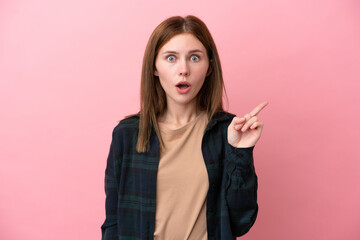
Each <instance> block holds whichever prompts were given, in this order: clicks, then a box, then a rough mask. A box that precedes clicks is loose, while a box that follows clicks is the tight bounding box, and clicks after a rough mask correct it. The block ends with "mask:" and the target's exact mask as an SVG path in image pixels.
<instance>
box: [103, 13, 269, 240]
mask: <svg viewBox="0 0 360 240" xmlns="http://www.w3.org/2000/svg"><path fill="white" fill-rule="evenodd" d="M223 92H224V85H223V77H222V70H221V65H220V59H219V56H218V52H217V49H216V46H215V43H214V41H213V38H212V37H211V35H210V32H209V30H208V29H207V27H206V25H205V24H204V23H203V22H202V21H201V20H200V19H198V18H196V17H194V16H187V17H185V18H182V17H179V16H177V17H171V18H168V19H166V20H165V21H163V22H162V23H161V24H160V25H159V26H158V27H157V28H156V29H155V30H154V32H153V33H152V35H151V37H150V39H149V42H148V44H147V47H146V50H145V54H144V59H143V66H142V76H141V108H140V112H139V113H138V114H136V115H132V116H129V117H127V118H125V119H124V120H122V121H120V123H119V124H118V125H117V126H116V127H115V128H114V130H113V133H112V142H111V146H110V151H109V155H108V159H107V167H106V171H105V192H106V219H105V222H104V224H103V225H102V227H101V228H102V238H103V239H106V240H108V239H159V240H183V239H186V240H203V239H225V240H227V239H235V238H236V236H241V235H243V234H245V233H246V232H248V231H249V229H250V228H251V226H252V225H253V224H254V222H255V219H256V216H257V212H258V205H257V176H256V174H255V169H254V164H253V157H252V156H253V155H252V152H253V148H254V145H255V143H256V142H257V141H258V140H259V137H260V135H261V131H262V128H263V123H261V122H260V121H259V120H258V118H257V116H256V115H257V114H258V113H259V112H260V111H261V110H262V109H263V108H264V107H265V106H266V105H267V102H263V103H261V104H260V105H259V106H257V107H256V108H255V109H254V110H252V111H251V112H250V113H248V114H246V115H245V116H243V117H236V116H234V115H233V114H230V113H227V112H225V111H224V109H223V103H222V99H223Z"/></svg>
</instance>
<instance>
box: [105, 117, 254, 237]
mask: <svg viewBox="0 0 360 240" xmlns="http://www.w3.org/2000/svg"><path fill="white" fill-rule="evenodd" d="M233 117H234V115H233V114H230V113H226V112H220V113H217V114H215V116H214V117H213V118H212V119H211V120H210V121H209V123H208V125H207V127H206V129H205V132H204V135H203V139H202V145H201V150H202V153H203V157H204V161H205V165H206V169H207V173H208V178H209V190H208V193H207V197H206V201H207V205H206V221H207V233H208V239H209V240H218V239H224V240H228V239H236V236H241V235H244V234H245V233H247V232H248V231H249V229H250V228H251V226H252V225H253V224H254V222H255V219H256V217H257V213H258V204H257V188H258V186H257V176H256V173H255V169H254V162H253V148H254V147H249V148H235V147H233V146H231V145H230V144H229V143H228V142H227V128H228V125H229V124H230V122H231V120H232V118H233ZM138 124H139V116H138V115H136V116H133V117H130V118H127V119H124V120H122V121H120V123H119V124H118V125H117V126H116V127H115V128H114V130H113V133H112V141H111V145H110V151H109V154H108V158H107V166H106V170H105V193H106V203H105V209H106V218H105V221H104V223H103V225H102V226H101V229H102V239H103V240H110V239H122V240H137V239H139V240H140V239H141V240H145V239H146V240H150V239H154V230H155V207H156V177H157V170H158V165H159V160H160V144H159V139H158V137H157V136H156V133H155V131H154V129H152V133H151V137H150V149H149V151H147V152H145V153H138V152H137V151H136V142H137V133H138Z"/></svg>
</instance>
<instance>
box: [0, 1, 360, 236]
mask: <svg viewBox="0 0 360 240" xmlns="http://www.w3.org/2000/svg"><path fill="white" fill-rule="evenodd" d="M186 14H194V15H196V16H198V17H200V18H201V19H203V20H204V21H205V22H206V24H207V25H208V27H209V29H210V31H211V32H212V34H213V37H214V39H215V41H216V43H217V46H218V50H219V54H220V57H221V60H222V64H223V70H224V77H225V84H226V87H227V93H228V97H229V107H228V109H229V111H231V112H234V113H237V114H239V115H243V114H245V113H247V112H249V111H250V110H251V109H252V108H253V107H255V106H256V105H257V104H258V103H260V102H261V101H262V100H268V101H269V102H270V104H269V105H268V106H267V107H266V108H265V109H264V110H263V111H262V113H261V114H260V116H259V117H260V119H261V120H262V121H263V122H265V129H264V132H263V136H262V139H261V140H260V142H259V143H258V144H257V146H256V148H255V152H254V155H255V166H256V170H257V174H258V176H259V193H258V197H259V206H260V210H259V215H258V219H257V221H256V223H255V225H254V227H253V228H252V229H251V230H250V232H249V233H248V234H247V235H246V236H244V237H243V238H241V239H246V240H254V239H257V240H258V239H276V240H279V239H280V240H289V239H291V240H300V239H317V240H322V239H324V240H325V239H326V240H332V239H334V240H337V239H350V240H358V239H360V228H359V223H360V204H359V203H360V187H359V180H360V163H359V161H360V150H359V149H360V146H359V143H360V134H359V129H358V124H359V120H360V119H359V115H360V112H359V109H360V108H359V103H360V97H359V94H358V92H359V90H360V83H359V81H360V27H359V26H360V2H359V1H358V0H314V1H300V0H299V1H293V0H273V1H259V0H255V1H213V2H209V1H208V0H207V1H205V0H203V1H193V0H183V1H174V2H170V1H160V0H158V1H134V0H131V1H130V0H128V1H125V0H123V1H115V0H107V1H94V0H86V1H85V0H72V1H48V0H33V1H25V0H11V1H10V0H2V1H1V2H0V80H1V82H0V84H1V85H0V102H1V108H0V119H1V127H0V133H1V135H0V136H1V142H0V154H1V155H0V159H1V168H0V203H1V204H0V239H6V240H27V239H31V240H32V239H37V240H48V239H52V240H60V239H61V240H63V239H100V225H101V224H102V222H103V220H104V214H105V213H104V204H105V203H104V199H105V194H104V185H103V181H104V170H105V164H106V157H107V154H108V150H109V146H110V141H111V132H112V129H113V128H114V126H115V125H116V124H117V120H119V119H121V118H123V116H125V115H127V114H130V113H134V112H137V111H138V108H139V79H140V70H141V61H142V55H143V52H144V49H145V45H146V42H147V40H148V38H149V36H150V34H151V32H152V30H153V29H154V28H155V27H156V26H157V24H159V23H160V22H161V21H162V20H164V19H165V18H167V17H169V16H172V15H182V16H184V15H186Z"/></svg>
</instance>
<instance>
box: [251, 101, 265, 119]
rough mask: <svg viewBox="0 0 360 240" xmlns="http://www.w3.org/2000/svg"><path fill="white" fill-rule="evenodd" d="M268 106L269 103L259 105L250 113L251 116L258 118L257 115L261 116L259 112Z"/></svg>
mask: <svg viewBox="0 0 360 240" xmlns="http://www.w3.org/2000/svg"><path fill="white" fill-rule="evenodd" d="M268 104H269V102H268V101H265V102H262V103H260V104H259V105H257V106H256V107H255V108H254V109H253V110H252V111H251V112H250V115H251V116H256V115H257V114H259V112H260V111H261V110H262V109H263V108H264V107H266V105H268Z"/></svg>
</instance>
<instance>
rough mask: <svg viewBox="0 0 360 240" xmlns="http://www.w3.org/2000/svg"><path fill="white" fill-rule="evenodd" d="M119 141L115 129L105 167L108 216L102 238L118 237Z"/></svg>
mask: <svg viewBox="0 0 360 240" xmlns="http://www.w3.org/2000/svg"><path fill="white" fill-rule="evenodd" d="M117 146H118V142H117V140H116V138H115V129H114V131H113V133H112V140H111V145H110V151H109V154H108V157H107V165H106V169H105V194H106V200H105V212H106V218H105V221H104V223H103V225H102V226H101V233H102V240H112V239H117V202H118V185H119V179H120V178H119V173H118V171H117V169H118V156H119V154H118V150H117V149H116V148H117Z"/></svg>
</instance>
